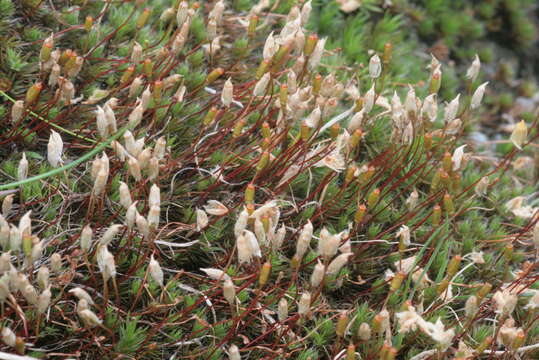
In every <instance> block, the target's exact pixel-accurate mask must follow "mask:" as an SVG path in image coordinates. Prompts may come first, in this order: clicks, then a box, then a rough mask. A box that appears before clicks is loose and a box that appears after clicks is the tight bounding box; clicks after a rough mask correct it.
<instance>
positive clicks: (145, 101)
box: [140, 85, 152, 111]
mask: <svg viewBox="0 0 539 360" xmlns="http://www.w3.org/2000/svg"><path fill="white" fill-rule="evenodd" d="M151 99H152V91H151V90H150V85H148V86H147V87H146V89H144V91H143V92H142V96H141V97H140V106H141V107H142V109H143V111H145V110H146V109H147V108H148V105H149V104H150V100H151Z"/></svg>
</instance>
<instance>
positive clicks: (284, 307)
mask: <svg viewBox="0 0 539 360" xmlns="http://www.w3.org/2000/svg"><path fill="white" fill-rule="evenodd" d="M277 316H278V318H279V321H280V322H283V321H285V320H286V319H287V318H288V301H287V300H286V298H285V297H282V298H281V300H279V304H278V305H277Z"/></svg>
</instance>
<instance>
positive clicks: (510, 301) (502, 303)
mask: <svg viewBox="0 0 539 360" xmlns="http://www.w3.org/2000/svg"><path fill="white" fill-rule="evenodd" d="M492 299H493V300H494V302H495V303H496V312H497V313H499V314H502V315H511V313H512V312H513V310H515V307H516V305H517V301H518V296H517V295H516V294H514V293H512V292H511V291H509V290H508V289H504V290H502V291H496V292H495V293H494V296H493V297H492Z"/></svg>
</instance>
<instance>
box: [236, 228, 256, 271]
mask: <svg viewBox="0 0 539 360" xmlns="http://www.w3.org/2000/svg"><path fill="white" fill-rule="evenodd" d="M236 247H237V250H238V262H239V263H240V265H241V264H243V263H250V262H251V259H252V258H253V249H252V247H251V243H250V242H249V240H247V238H245V236H243V234H242V235H240V236H238V237H237V238H236Z"/></svg>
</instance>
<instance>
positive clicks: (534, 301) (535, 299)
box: [524, 290, 539, 309]
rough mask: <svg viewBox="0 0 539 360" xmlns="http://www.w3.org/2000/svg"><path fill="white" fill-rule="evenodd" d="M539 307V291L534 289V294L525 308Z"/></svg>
mask: <svg viewBox="0 0 539 360" xmlns="http://www.w3.org/2000/svg"><path fill="white" fill-rule="evenodd" d="M537 308H539V291H537V290H533V295H532V297H531V298H530V300H528V304H527V305H526V306H524V309H537Z"/></svg>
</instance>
